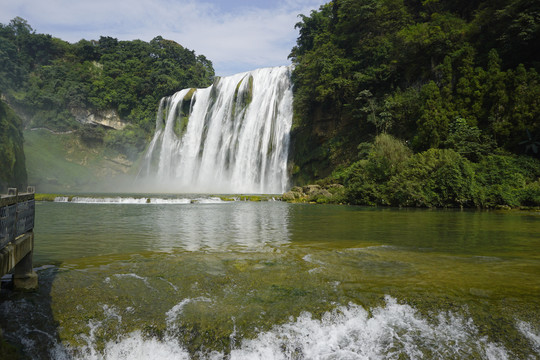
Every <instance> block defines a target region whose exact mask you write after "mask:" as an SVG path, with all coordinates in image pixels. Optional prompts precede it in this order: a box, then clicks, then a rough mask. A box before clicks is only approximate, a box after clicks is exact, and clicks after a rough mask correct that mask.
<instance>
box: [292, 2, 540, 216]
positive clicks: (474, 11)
mask: <svg viewBox="0 0 540 360" xmlns="http://www.w3.org/2000/svg"><path fill="white" fill-rule="evenodd" d="M296 27H297V28H298V29H299V33H300V36H299V38H298V41H297V45H296V46H295V47H294V48H293V49H292V52H291V54H290V57H291V59H292V61H293V63H294V64H295V69H294V73H293V80H294V84H295V98H294V109H295V119H294V127H293V144H294V149H293V160H294V163H295V166H294V170H293V172H294V177H295V181H296V182H297V183H305V182H307V181H312V180H314V179H321V178H324V177H327V176H333V177H335V178H336V179H338V180H339V181H341V182H345V183H347V184H349V189H350V190H351V191H350V192H349V200H350V201H352V202H357V203H379V204H384V203H387V204H390V203H393V204H409V203H410V204H414V205H422V206H457V205H465V206H473V205H478V204H480V205H482V204H484V203H485V201H488V202H489V201H491V200H486V199H487V198H486V196H487V195H486V194H484V195H482V192H481V191H479V190H478V189H475V185H474V184H476V183H475V181H474V179H476V178H478V179H485V177H483V175H481V174H480V173H479V172H480V171H481V169H482V168H483V167H481V166H477V165H476V164H480V163H482V164H484V165H485V166H488V167H489V164H487V163H485V162H486V161H487V162H490V161H496V159H498V158H496V157H493V154H497V155H496V156H506V157H509V158H511V159H517V156H526V157H535V158H538V157H539V155H540V152H539V151H538V150H539V149H538V145H540V144H539V143H538V141H539V140H540V76H539V74H538V71H539V70H540V56H539V52H540V48H539V47H538V44H539V43H540V3H539V2H538V1H532V0H511V1H485V0H484V1H482V0H475V1H449V0H334V1H331V2H329V3H327V4H325V5H322V6H321V7H320V9H319V10H318V11H312V12H311V14H310V15H309V16H305V15H302V16H300V22H298V24H297V25H296ZM380 134H388V135H389V136H391V138H392V139H394V141H397V142H399V143H403V144H404V146H406V147H407V148H408V149H410V150H412V151H413V155H412V157H411V158H410V160H409V161H408V162H406V164H407V166H409V167H410V168H409V169H403V170H402V171H403V172H401V173H394V174H393V175H392V176H394V177H396V178H395V179H392V178H391V177H387V174H388V172H385V171H383V172H382V173H380V171H382V170H381V168H378V167H377V166H375V167H373V166H374V164H373V162H374V161H375V158H374V157H373V156H374V155H373V154H374V152H375V153H376V152H377V151H378V150H377V149H378V147H380V146H382V145H380V143H379V144H378V143H377V141H376V140H375V139H379V140H378V141H379V142H380V138H379V137H377V136H378V135H380ZM376 137H377V138H376ZM387 143H388V141H387ZM394 148H395V149H400V148H401V147H400V146H395V147H394ZM424 152H425V153H424ZM497 161H498V160H497ZM515 161H517V162H518V163H519V162H520V161H521V160H515ZM515 161H513V160H512V161H510V160H509V162H507V164H509V166H510V165H512V164H516V162H515ZM535 161H536V162H535ZM533 163H534V164H536V165H535V166H536V167H535V166H533V167H532V168H530V169H534V170H531V172H530V173H528V175H527V176H525V177H524V178H523V179H526V180H524V181H523V182H522V183H520V185H519V187H523V186H526V184H529V183H531V182H535V181H536V184H538V178H537V176H538V166H539V165H538V160H533ZM485 166H484V167H485ZM512 166H514V165H512ZM377 169H378V170H377ZM421 169H425V173H422V171H424V170H421ZM435 169H439V170H441V169H452V171H458V172H460V174H461V175H460V176H461V177H459V179H458V177H455V178H454V180H455V181H454V182H453V183H452V184H447V183H444V182H443V183H440V184H439V185H437V188H435V189H434V190H433V192H434V194H438V195H437V196H439V198H437V199H436V197H435V196H432V195H426V194H424V195H425V196H420V194H416V195H417V196H416V197H414V196H413V195H411V193H407V191H408V190H410V191H413V190H414V189H418V191H420V190H421V189H422V190H426V189H427V188H429V184H427V183H426V181H428V180H427V179H426V178H425V176H427V174H431V175H430V176H437V171H435ZM441 171H443V170H441ZM449 171H450V170H449ZM471 171H472V172H471ZM443 172H444V173H446V172H447V171H446V170H444V171H443ZM450 172H451V171H450ZM332 174H333V175H332ZM400 174H401V175H400ZM422 174H424V175H422ZM441 174H442V173H441ZM383 175H384V176H383ZM381 176H382V178H381ZM400 177H401V178H402V180H406V179H407V181H403V182H401V183H400V185H401V190H400V191H401V192H400V194H397V193H395V189H396V187H395V186H394V187H393V188H390V186H393V185H391V184H397V183H398V180H397V179H400ZM462 179H463V181H465V182H466V183H467V184H468V185H467V186H468V187H467V186H465V185H466V184H465V183H464V184H462V185H463V186H461V185H459V187H458V188H459V189H458V188H455V189H454V190H452V191H453V192H452V194H450V195H448V196H449V197H448V196H447V197H444V196H443V197H441V196H442V194H441V191H443V190H442V189H443V187H444V188H445V189H446V190H449V189H450V188H451V187H452V186H454V187H456V186H457V184H458V183H460V182H461V181H462ZM439 180H440V181H442V180H443V179H442V178H441V179H439ZM439 180H437V181H439ZM434 181H435V180H434ZM471 181H472V182H471ZM384 184H386V185H387V187H385V186H386V185H385V186H383V185H384ZM407 184H409V185H410V186H409V185H407ZM513 184H514V185H515V186H517V185H516V184H517V183H516V182H514V183H513ZM464 186H465V187H464ZM483 186H488V185H487V183H484V184H483ZM489 186H490V185H489ZM527 186H528V185H527ZM535 186H536V188H535V189H538V185H535ZM437 189H438V190H437ZM390 190H392V191H390ZM458 190H459V191H458ZM415 191H416V190H414V191H413V193H414V192H415ZM463 191H465V192H463ZM465 194H466V195H465ZM398 195H399V196H398ZM514 195H515V194H514ZM411 196H413V198H415V199H416V200H415V201H416V202H415V201H412V200H410V197H411ZM516 196H517V195H515V196H514V198H513V200H512V201H513V202H512V201H506V200H505V201H499V203H504V204H510V202H512V204H511V205H515V204H518V203H519V201H518V200H515V199H516ZM488 197H489V196H488ZM399 199H401V200H399ZM418 199H423V200H418ZM537 199H538V201H540V194H537ZM495 203H497V201H495V202H492V201H491V202H490V204H492V205H493V204H495Z"/></svg>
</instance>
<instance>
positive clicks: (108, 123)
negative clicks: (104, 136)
mask: <svg viewBox="0 0 540 360" xmlns="http://www.w3.org/2000/svg"><path fill="white" fill-rule="evenodd" d="M70 111H71V114H72V115H73V116H74V117H75V120H77V121H78V122H80V123H81V124H94V125H101V126H105V127H108V128H111V129H115V130H122V129H124V128H125V127H126V125H127V123H126V122H124V121H122V119H120V116H119V115H118V113H117V112H116V110H102V111H94V112H92V111H90V110H88V109H83V108H72V109H71V110H70Z"/></svg>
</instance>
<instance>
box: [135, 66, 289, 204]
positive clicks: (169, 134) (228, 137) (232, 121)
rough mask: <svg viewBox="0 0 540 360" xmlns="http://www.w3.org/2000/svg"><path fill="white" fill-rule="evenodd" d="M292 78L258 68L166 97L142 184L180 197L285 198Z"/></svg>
mask: <svg viewBox="0 0 540 360" xmlns="http://www.w3.org/2000/svg"><path fill="white" fill-rule="evenodd" d="M290 74H291V67H285V66H283V67H276V68H265V69H258V70H254V71H251V72H246V73H241V74H236V75H232V76H228V77H222V78H216V80H215V81H214V84H213V85H212V86H210V87H208V88H205V89H184V90H181V91H179V92H177V93H176V94H174V95H172V96H170V97H166V98H163V99H162V100H161V103H160V106H159V111H158V115H157V119H156V132H155V134H154V138H153V139H152V141H151V143H150V145H149V147H148V150H147V152H146V154H145V157H144V160H143V166H142V168H141V171H140V173H139V176H138V179H139V180H143V181H147V182H148V183H149V184H152V185H151V186H153V187H158V188H159V189H160V190H169V191H171V190H172V191H177V192H201V193H205V192H206V193H207V192H215V193H283V192H285V191H286V187H287V182H288V174H287V158H288V150H289V132H290V128H291V123H292V98H293V96H292V85H291V81H290Z"/></svg>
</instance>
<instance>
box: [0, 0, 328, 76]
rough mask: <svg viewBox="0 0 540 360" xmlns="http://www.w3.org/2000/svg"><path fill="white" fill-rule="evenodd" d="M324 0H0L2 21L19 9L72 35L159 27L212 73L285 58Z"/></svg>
mask: <svg viewBox="0 0 540 360" xmlns="http://www.w3.org/2000/svg"><path fill="white" fill-rule="evenodd" d="M328 1H329V0H205V1H195V0H86V1H81V0H46V1H44V0H0V23H2V24H8V23H9V22H10V21H11V19H13V18H15V17H16V16H19V17H21V18H23V19H25V20H26V21H28V24H29V25H30V26H31V27H32V28H33V29H34V30H35V31H36V33H41V34H50V35H52V36H53V37H57V38H60V39H62V40H66V41H69V42H71V43H74V42H77V41H79V40H81V39H86V40H98V39H99V37H100V36H111V37H115V38H118V39H119V40H134V39H140V40H144V41H150V40H152V39H153V38H154V37H156V36H159V35H161V36H162V37H163V38H165V39H170V40H174V41H176V42H177V43H179V44H181V45H183V46H184V47H186V48H188V49H190V50H194V51H195V53H196V54H197V55H204V56H206V57H207V58H208V59H209V60H211V61H212V63H213V65H214V69H215V71H216V75H218V76H227V75H231V74H235V73H239V72H244V71H249V70H253V69H256V68H261V67H269V66H280V65H288V64H290V61H289V60H288V59H287V56H288V55H289V53H290V51H291V48H292V47H293V46H294V45H295V44H296V38H297V37H298V30H297V29H295V28H294V25H295V24H296V23H297V22H298V21H299V18H298V15H299V14H304V15H309V13H310V12H311V10H316V9H318V8H319V6H320V5H322V4H324V3H326V2H328Z"/></svg>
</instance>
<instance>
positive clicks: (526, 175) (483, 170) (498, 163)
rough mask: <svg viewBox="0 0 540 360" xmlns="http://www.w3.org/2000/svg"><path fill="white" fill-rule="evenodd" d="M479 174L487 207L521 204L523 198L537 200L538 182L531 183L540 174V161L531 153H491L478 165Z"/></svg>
mask: <svg viewBox="0 0 540 360" xmlns="http://www.w3.org/2000/svg"><path fill="white" fill-rule="evenodd" d="M476 174H477V180H478V184H479V185H480V186H481V188H482V193H481V195H482V205H483V206H484V207H494V206H496V205H508V206H519V205H520V203H522V201H526V202H528V203H529V202H533V201H534V200H533V199H534V185H531V186H530V187H528V185H527V184H528V183H531V182H534V181H535V180H537V179H538V177H540V161H538V160H536V159H534V158H531V157H528V156H509V155H490V156H487V157H485V158H484V159H482V161H481V162H480V163H478V164H477V165H476ZM526 187H527V189H528V190H525V188H526ZM527 193H528V195H526V194H527Z"/></svg>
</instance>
